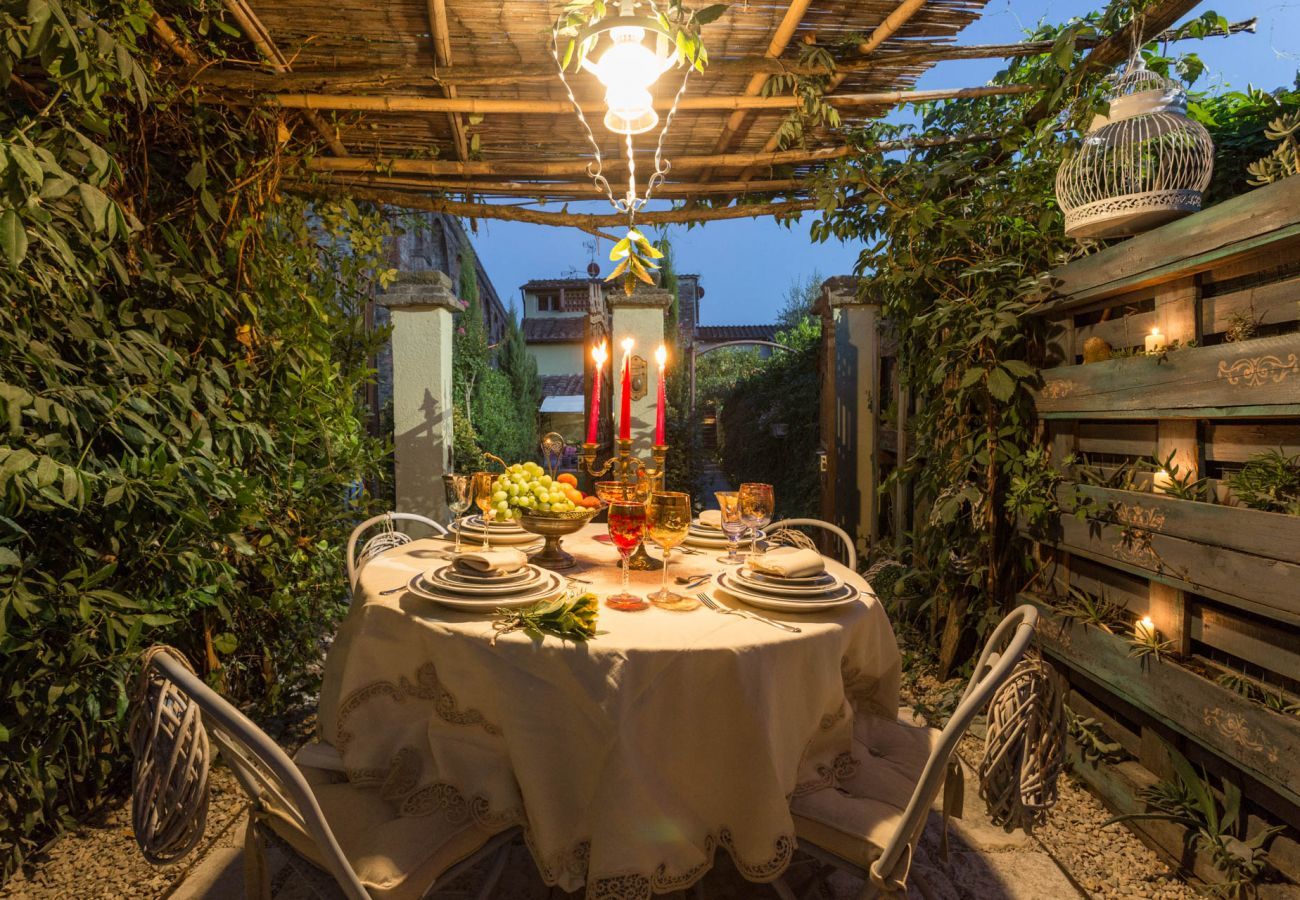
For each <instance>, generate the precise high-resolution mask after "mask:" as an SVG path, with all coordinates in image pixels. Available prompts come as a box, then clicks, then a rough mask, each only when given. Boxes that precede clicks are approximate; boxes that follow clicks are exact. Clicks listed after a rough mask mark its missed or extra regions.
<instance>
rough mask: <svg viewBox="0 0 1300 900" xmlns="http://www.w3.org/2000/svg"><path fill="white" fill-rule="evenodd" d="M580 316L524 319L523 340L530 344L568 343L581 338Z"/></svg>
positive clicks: (581, 323) (581, 321)
mask: <svg viewBox="0 0 1300 900" xmlns="http://www.w3.org/2000/svg"><path fill="white" fill-rule="evenodd" d="M582 326H583V319H582V317H581V316H563V317H559V316H557V317H555V318H550V317H542V316H539V317H537V318H529V319H524V322H523V329H524V341H525V342H527V343H530V344H546V343H552V344H555V343H568V342H572V341H581V340H582Z"/></svg>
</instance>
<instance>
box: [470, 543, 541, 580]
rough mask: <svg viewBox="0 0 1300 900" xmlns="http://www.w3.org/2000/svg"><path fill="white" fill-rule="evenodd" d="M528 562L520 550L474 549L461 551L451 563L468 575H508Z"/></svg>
mask: <svg viewBox="0 0 1300 900" xmlns="http://www.w3.org/2000/svg"><path fill="white" fill-rule="evenodd" d="M527 564H528V557H527V556H525V555H524V553H523V552H522V551H520V550H512V549H510V548H508V547H507V548H505V549H503V550H476V551H474V552H472V553H462V554H460V555H459V556H457V557H456V561H455V562H454V563H453V564H452V565H454V566H455V567H456V568H457V569H459V570H461V571H462V572H465V573H467V574H469V575H509V574H510V573H511V572H516V571H518V570H519V569H522V568H523V567H524V566H526V565H527Z"/></svg>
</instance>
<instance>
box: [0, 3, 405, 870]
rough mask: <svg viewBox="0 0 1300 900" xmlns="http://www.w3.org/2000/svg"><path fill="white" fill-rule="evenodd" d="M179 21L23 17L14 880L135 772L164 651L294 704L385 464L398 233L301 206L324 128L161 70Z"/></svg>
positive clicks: (11, 10)
mask: <svg viewBox="0 0 1300 900" xmlns="http://www.w3.org/2000/svg"><path fill="white" fill-rule="evenodd" d="M151 10H152V8H151V7H150V6H149V5H148V4H147V3H144V2H142V0H117V2H107V3H105V2H97V3H91V2H89V0H84V2H79V0H21V2H19V0H4V2H3V3H2V4H0V21H2V22H3V29H4V34H5V41H4V44H3V48H0V80H3V81H4V82H5V83H6V95H5V99H4V101H3V103H2V104H0V129H2V136H0V191H2V194H0V196H2V197H3V200H2V201H0V257H3V259H2V260H0V294H2V295H3V297H4V300H3V302H0V401H3V404H2V406H0V410H2V412H0V424H2V425H3V428H4V435H3V438H2V439H0V697H2V698H3V699H2V700H0V874H2V875H3V876H4V877H7V876H8V875H9V874H10V873H11V872H12V870H13V868H14V867H15V866H16V865H18V864H19V863H20V861H21V859H22V857H23V856H24V854H25V853H27V852H29V851H30V849H31V848H32V847H33V846H34V844H35V843H36V842H39V841H41V840H43V839H44V838H46V837H48V836H49V834H50V833H51V832H52V831H53V830H55V829H56V828H58V827H59V826H60V825H61V824H62V823H63V822H65V821H66V820H67V819H68V818H69V817H70V816H74V815H76V814H78V813H80V812H82V811H84V810H85V809H86V808H87V807H88V805H89V804H91V803H92V802H93V800H94V799H95V798H96V796H97V795H98V794H99V793H100V792H101V791H103V790H104V789H105V787H106V785H107V784H109V783H110V782H111V781H112V780H113V779H114V778H115V777H116V776H117V775H118V773H120V772H121V771H122V766H121V764H122V762H123V751H124V748H123V739H124V734H125V728H124V726H125V721H126V716H127V698H128V691H129V670H130V667H131V663H132V660H133V658H134V656H135V654H136V653H137V651H138V650H139V649H140V648H141V647H142V646H144V645H147V644H149V643H152V642H155V641H166V642H169V643H172V644H174V645H176V646H178V647H180V648H181V649H182V650H183V651H185V652H186V654H187V655H188V656H189V657H190V659H192V660H193V661H195V663H196V664H198V665H199V666H200V668H201V670H202V671H204V672H205V673H206V675H207V676H208V678H209V680H210V681H213V682H214V683H217V684H218V685H219V686H220V687H221V688H222V689H224V690H226V691H227V692H229V693H231V694H232V695H234V696H235V697H236V698H238V699H241V700H256V701H258V702H259V703H262V704H264V705H266V706H274V705H275V704H277V703H279V702H280V701H282V700H283V699H284V698H285V694H286V692H287V691H289V690H290V689H291V688H293V686H294V685H296V684H297V683H299V682H300V681H302V679H303V678H304V673H305V671H306V670H307V666H308V664H309V663H310V662H312V661H314V660H315V659H316V658H317V657H318V645H317V641H318V636H319V634H320V633H321V631H322V629H324V628H325V627H327V625H328V623H329V621H330V620H331V618H332V617H334V616H335V615H336V614H337V613H338V612H339V611H340V607H341V603H340V600H341V598H342V597H343V595H344V585H343V579H342V574H341V573H342V570H343V565H342V559H341V552H340V548H341V547H342V545H343V541H344V540H345V539H346V535H347V531H348V529H349V527H350V526H351V524H352V522H353V521H354V520H355V519H356V518H357V517H359V516H361V515H363V514H365V512H366V498H365V497H364V496H363V495H361V494H360V488H359V485H361V484H362V483H363V481H364V480H366V479H374V478H377V477H379V474H380V471H381V468H380V466H379V465H378V463H379V460H380V459H381V458H382V456H383V455H384V451H385V448H384V447H383V446H381V444H380V443H379V442H377V441H375V440H374V439H372V438H370V437H368V436H367V434H366V430H365V428H364V427H363V412H364V411H363V410H362V409H361V408H359V405H358V399H357V398H358V397H359V396H360V389H361V388H362V387H363V385H364V384H365V383H366V381H367V380H368V379H369V378H370V377H371V375H372V373H371V371H370V370H369V369H368V368H367V362H366V361H367V358H368V355H369V354H370V353H371V352H372V350H373V345H374V340H375V338H376V337H377V336H374V335H369V334H367V333H366V331H365V330H364V328H363V325H362V318H361V316H360V315H358V311H359V307H360V305H361V304H362V303H363V302H364V301H365V299H366V297H367V296H369V293H370V292H371V290H372V288H373V287H374V286H375V285H376V284H378V283H381V282H384V281H385V280H386V279H387V278H388V277H389V273H388V272H386V271H381V270H380V269H378V268H377V265H378V262H377V261H378V259H379V258H380V256H379V253H380V250H381V249H382V244H383V239H384V237H385V234H386V226H385V224H384V219H383V218H382V217H381V216H380V215H379V214H378V213H376V212H373V211H363V210H360V209H358V208H356V207H355V206H353V205H352V204H350V203H341V204H318V205H315V206H314V207H312V208H309V207H308V206H307V205H306V203H305V202H304V201H301V200H298V199H295V198H292V197H288V196H285V195H282V194H280V193H279V192H278V190H277V181H278V178H279V175H280V164H279V162H278V159H277V155H276V152H275V151H276V148H277V147H279V146H280V145H281V143H282V141H281V138H282V136H283V135H284V133H285V131H286V130H287V129H289V128H293V127H295V126H296V125H297V123H296V122H295V121H294V120H288V121H286V120H284V119H282V118H275V117H271V116H267V115H264V114H252V115H251V117H250V118H241V117H240V116H241V115H242V114H239V113H236V112H234V111H231V110H227V109H223V108H219V107H213V106H200V105H198V104H197V103H195V101H194V98H193V96H192V95H191V94H190V92H189V91H187V90H185V89H183V88H178V87H176V86H173V85H169V84H166V83H163V82H161V81H158V80H156V78H155V74H154V73H155V72H156V71H157V67H156V66H155V65H153V64H150V65H143V64H142V63H141V61H142V60H145V59H148V58H150V57H153V58H156V59H159V60H162V59H165V58H166V57H167V54H168V52H169V51H168V50H167V49H166V48H164V47H162V46H161V45H155V44H154V43H152V42H151V40H150V38H149V37H148V31H147V22H148V19H149V16H150V14H151ZM162 11H163V12H165V13H166V14H167V15H168V17H169V18H170V19H171V20H172V23H173V25H175V26H176V27H177V28H178V30H179V31H180V32H181V33H182V36H183V37H184V39H185V40H186V41H188V42H189V43H190V44H191V45H192V46H193V47H195V49H196V50H198V52H200V53H202V54H204V55H205V56H209V57H212V56H218V55H220V54H221V53H222V48H221V46H220V42H221V41H225V40H229V37H228V32H229V31H230V30H231V29H230V27H229V26H227V25H225V24H224V23H220V22H217V21H215V20H210V19H208V18H207V14H206V13H203V12H201V7H200V6H198V5H197V4H196V5H195V6H194V7H189V6H185V7H181V8H170V9H164V10H162ZM205 35H207V37H205ZM234 52H237V53H238V54H239V55H240V56H246V55H247V50H246V48H245V47H244V46H242V45H240V46H237V47H236V48H235V51H234Z"/></svg>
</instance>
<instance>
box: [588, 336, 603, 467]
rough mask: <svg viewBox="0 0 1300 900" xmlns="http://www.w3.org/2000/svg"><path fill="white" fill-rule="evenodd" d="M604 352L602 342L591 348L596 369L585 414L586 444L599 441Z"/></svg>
mask: <svg viewBox="0 0 1300 900" xmlns="http://www.w3.org/2000/svg"><path fill="white" fill-rule="evenodd" d="M605 352H606V351H605V342H604V341H601V342H600V343H599V344H597V345H596V346H594V347H592V348H591V358H592V359H593V360H595V362H596V369H595V374H594V375H593V376H592V378H591V409H590V411H589V412H588V413H587V443H588V444H594V443H596V442H597V441H598V440H600V383H601V381H603V380H604V376H605Z"/></svg>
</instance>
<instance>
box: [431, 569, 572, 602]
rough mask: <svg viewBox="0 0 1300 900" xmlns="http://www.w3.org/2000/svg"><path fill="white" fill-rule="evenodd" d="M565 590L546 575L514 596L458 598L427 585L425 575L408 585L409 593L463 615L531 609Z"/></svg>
mask: <svg viewBox="0 0 1300 900" xmlns="http://www.w3.org/2000/svg"><path fill="white" fill-rule="evenodd" d="M564 589H565V587H564V578H563V577H562V576H560V575H556V574H555V573H554V572H545V573H544V574H543V577H542V580H541V583H540V584H538V585H536V586H533V587H527V588H525V589H523V590H522V591H518V592H516V593H513V594H491V595H483V594H482V593H481V592H479V593H478V594H477V595H475V594H458V593H455V592H454V591H449V590H446V589H443V588H440V587H436V586H434V585H431V584H429V583H427V582H426V581H425V580H424V573H423V572H421V573H420V574H418V575H415V576H414V577H412V578H411V581H410V583H409V584H408V585H407V590H408V591H410V592H411V593H412V594H414V595H415V596H417V597H419V598H421V599H422V600H428V601H429V602H431V603H436V604H438V605H439V606H445V607H448V608H449V609H458V610H461V611H464V612H491V611H493V610H495V609H501V608H505V609H517V608H519V607H523V606H531V605H532V604H534V603H536V602H538V601H539V600H550V599H551V598H553V597H556V596H557V595H559V594H560V592H562V591H563V590H564Z"/></svg>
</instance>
